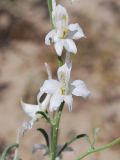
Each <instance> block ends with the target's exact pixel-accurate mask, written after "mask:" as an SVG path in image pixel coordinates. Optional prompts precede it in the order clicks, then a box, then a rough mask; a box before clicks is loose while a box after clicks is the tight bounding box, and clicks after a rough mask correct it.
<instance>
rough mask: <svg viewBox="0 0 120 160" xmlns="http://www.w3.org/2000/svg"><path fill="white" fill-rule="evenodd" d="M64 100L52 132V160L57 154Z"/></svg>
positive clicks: (55, 118) (54, 121)
mask: <svg viewBox="0 0 120 160" xmlns="http://www.w3.org/2000/svg"><path fill="white" fill-rule="evenodd" d="M63 106H64V102H63V103H62V104H61V106H60V109H59V111H58V112H56V115H55V117H54V120H53V122H52V126H51V128H52V133H51V145H50V160H55V158H56V155H57V144H58V134H59V123H60V118H61V114H62V110H63Z"/></svg>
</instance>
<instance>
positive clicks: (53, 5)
mask: <svg viewBox="0 0 120 160" xmlns="http://www.w3.org/2000/svg"><path fill="white" fill-rule="evenodd" d="M52 8H53V10H54V9H55V8H56V0H52Z"/></svg>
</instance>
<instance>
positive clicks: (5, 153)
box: [1, 144, 19, 160]
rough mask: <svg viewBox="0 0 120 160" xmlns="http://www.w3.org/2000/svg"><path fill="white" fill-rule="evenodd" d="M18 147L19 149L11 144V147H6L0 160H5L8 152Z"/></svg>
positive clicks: (16, 145) (17, 145)
mask: <svg viewBox="0 0 120 160" xmlns="http://www.w3.org/2000/svg"><path fill="white" fill-rule="evenodd" d="M18 147H19V144H12V145H9V146H8V147H6V148H5V150H4V151H3V153H2V156H1V160H7V157H8V154H9V152H10V151H11V150H12V149H13V148H18Z"/></svg>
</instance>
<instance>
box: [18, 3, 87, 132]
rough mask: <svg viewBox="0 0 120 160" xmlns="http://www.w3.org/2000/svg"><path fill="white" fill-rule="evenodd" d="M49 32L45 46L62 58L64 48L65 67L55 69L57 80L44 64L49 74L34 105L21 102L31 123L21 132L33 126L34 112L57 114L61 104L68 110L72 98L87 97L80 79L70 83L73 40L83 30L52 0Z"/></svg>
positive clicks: (79, 35) (81, 35)
mask: <svg viewBox="0 0 120 160" xmlns="http://www.w3.org/2000/svg"><path fill="white" fill-rule="evenodd" d="M51 17H52V24H53V28H52V30H51V31H50V32H49V33H48V34H47V35H46V37H45V44H46V45H51V44H54V47H55V51H56V54H57V55H58V56H61V55H62V53H63V49H65V50H66V58H65V60H64V64H63V65H62V66H59V68H58V70H57V77H58V80H55V79H52V73H51V69H50V67H49V65H48V64H47V63H45V67H46V70H47V74H48V80H45V81H44V83H43V85H42V86H41V88H40V91H39V93H38V96H37V105H32V104H27V103H24V102H23V101H21V105H22V107H23V110H24V111H25V113H26V114H27V115H28V116H29V117H30V118H32V119H31V121H29V122H27V123H25V124H24V129H30V128H31V127H32V125H33V123H34V122H35V121H36V120H37V119H38V118H39V117H38V116H37V115H36V112H38V111H42V112H45V111H46V110H47V111H49V112H54V111H57V110H58V109H59V107H60V105H61V103H62V102H65V103H66V104H67V106H68V109H69V111H71V110H72V106H73V95H75V96H80V97H84V98H86V97H88V96H89V95H90V91H89V90H88V89H87V87H86V85H85V83H84V82H83V81H82V80H75V81H71V78H70V74H71V69H72V60H71V58H70V54H71V53H74V54H76V53H77V47H76V44H75V42H74V40H78V39H80V38H82V37H85V35H84V32H83V30H82V29H81V27H80V25H79V24H78V23H75V24H69V16H68V13H67V10H66V9H65V8H64V7H63V6H62V5H59V4H58V5H57V4H56V1H55V0H52V13H51Z"/></svg>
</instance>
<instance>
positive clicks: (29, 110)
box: [21, 63, 52, 132]
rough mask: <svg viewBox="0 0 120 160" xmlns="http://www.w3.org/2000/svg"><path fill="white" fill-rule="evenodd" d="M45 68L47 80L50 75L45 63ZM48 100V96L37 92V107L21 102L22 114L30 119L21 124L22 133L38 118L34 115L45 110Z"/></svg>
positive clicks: (49, 96)
mask: <svg viewBox="0 0 120 160" xmlns="http://www.w3.org/2000/svg"><path fill="white" fill-rule="evenodd" d="M45 67H46V70H47V74H48V79H51V78H52V74H51V71H50V68H49V66H48V64H47V63H45ZM50 98H51V95H50V94H46V93H45V92H39V93H38V95H37V103H38V104H37V105H33V104H28V103H24V102H23V101H22V100H21V106H22V108H23V110H24V112H25V113H26V114H27V115H28V116H29V117H30V118H31V120H30V121H28V122H25V123H23V132H25V131H26V130H28V129H31V128H32V126H33V124H34V122H35V121H36V120H37V119H38V118H40V117H38V116H37V115H36V113H37V112H38V111H43V112H44V111H46V109H47V107H48V105H49V102H50Z"/></svg>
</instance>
